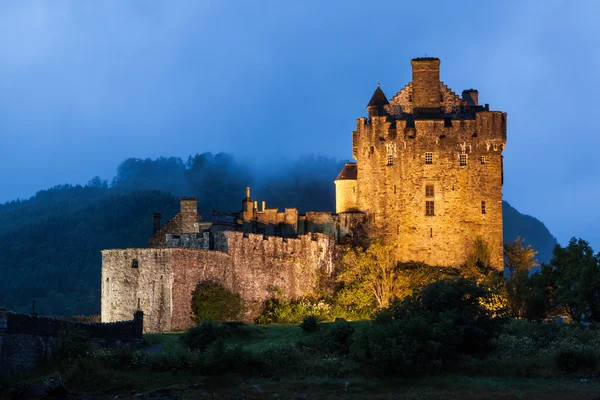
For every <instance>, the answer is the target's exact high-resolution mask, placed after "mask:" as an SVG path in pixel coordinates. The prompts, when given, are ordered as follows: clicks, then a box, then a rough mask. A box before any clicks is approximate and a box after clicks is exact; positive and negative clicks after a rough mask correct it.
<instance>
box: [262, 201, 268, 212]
mask: <svg viewBox="0 0 600 400" xmlns="http://www.w3.org/2000/svg"><path fill="white" fill-rule="evenodd" d="M266 208H267V202H266V201H264V200H263V202H262V210H263V211H265V209H266Z"/></svg>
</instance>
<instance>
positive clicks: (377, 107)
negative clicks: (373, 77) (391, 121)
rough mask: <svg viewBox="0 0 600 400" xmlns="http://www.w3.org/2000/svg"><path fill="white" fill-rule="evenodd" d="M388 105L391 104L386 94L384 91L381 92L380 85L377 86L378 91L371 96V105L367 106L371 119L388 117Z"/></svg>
mask: <svg viewBox="0 0 600 400" xmlns="http://www.w3.org/2000/svg"><path fill="white" fill-rule="evenodd" d="M388 104H390V102H389V101H388V99H387V98H386V97H385V94H384V93H383V90H381V87H379V84H377V89H375V92H374V93H373V96H371V100H370V101H369V104H367V110H368V111H369V118H371V117H374V116H377V117H381V116H384V115H386V114H387V112H386V111H385V106H386V105H388Z"/></svg>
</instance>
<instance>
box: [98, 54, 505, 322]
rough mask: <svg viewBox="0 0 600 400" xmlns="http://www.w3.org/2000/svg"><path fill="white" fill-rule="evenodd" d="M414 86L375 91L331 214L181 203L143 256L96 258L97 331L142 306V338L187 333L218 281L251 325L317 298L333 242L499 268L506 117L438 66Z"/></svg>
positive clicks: (429, 61) (416, 74)
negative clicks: (478, 243)
mask: <svg viewBox="0 0 600 400" xmlns="http://www.w3.org/2000/svg"><path fill="white" fill-rule="evenodd" d="M411 65H412V82H410V83H409V84H408V85H406V86H405V87H404V88H403V89H402V90H400V91H399V92H398V93H397V94H396V95H395V96H394V97H393V98H392V99H391V100H388V99H387V97H386V96H385V94H384V93H383V91H382V89H381V88H380V87H379V85H378V87H377V88H376V89H375V92H374V93H373V96H372V97H371V100H370V101H369V103H368V105H367V110H368V117H361V118H359V119H357V121H356V130H355V131H354V132H352V156H353V158H354V159H355V160H356V163H348V164H346V165H345V167H344V168H343V170H342V171H341V172H340V174H339V175H338V177H337V178H336V180H335V187H336V212H335V214H331V213H327V212H307V213H305V214H300V213H299V212H298V210H296V209H295V208H286V209H284V211H283V212H280V211H279V210H278V209H277V208H267V207H266V204H265V202H262V204H261V207H260V208H259V204H258V201H255V200H253V199H252V198H251V193H250V188H247V189H246V194H245V197H244V198H243V199H242V204H241V211H240V212H237V213H230V214H225V213H213V214H211V215H199V214H198V205H197V200H196V199H195V198H187V197H182V198H181V208H180V212H179V213H178V214H177V215H175V217H173V218H172V219H171V220H169V221H168V222H167V223H166V224H164V225H162V224H161V215H160V214H154V215H153V235H152V236H151V237H150V240H149V242H148V248H146V249H119V250H104V251H103V252H102V305H101V310H102V311H101V313H102V321H103V322H112V321H119V320H123V319H127V318H128V317H130V315H131V314H132V313H133V312H134V311H135V309H136V307H137V304H138V299H139V302H140V305H141V308H142V309H143V310H144V311H145V314H146V316H145V327H144V329H145V330H146V331H147V332H157V331H168V330H178V329H185V328H187V327H189V326H190V324H191V319H190V312H191V306H190V300H191V293H192V291H193V289H194V288H195V286H196V284H197V283H199V282H200V281H203V280H215V281H218V282H220V283H221V284H222V285H224V286H225V287H228V288H229V289H231V290H233V291H234V292H237V293H240V295H241V297H242V298H243V299H244V300H245V303H246V305H247V309H246V312H245V315H244V317H245V318H246V319H249V320H250V319H252V318H253V317H254V316H255V315H256V314H257V313H258V312H259V311H260V307H261V304H262V303H263V302H264V300H266V299H268V298H269V297H271V296H273V295H274V293H275V292H277V293H279V294H280V295H283V296H285V297H288V298H294V297H296V298H297V297H303V296H310V295H313V294H315V291H316V288H317V287H318V284H319V281H320V279H322V277H323V276H324V275H330V274H331V273H332V272H333V269H334V268H335V261H334V258H335V250H336V247H337V246H338V244H339V243H341V242H344V241H348V239H350V240H352V239H353V238H356V237H357V236H358V235H363V234H365V232H371V233H372V232H376V234H377V235H380V236H383V237H384V238H385V239H386V240H388V241H389V242H390V243H392V244H393V245H394V248H395V251H396V258H397V259H398V260H399V261H423V262H425V263H427V264H430V265H452V266H459V265H461V263H463V262H464V261H465V259H466V257H467V255H468V254H469V252H470V251H472V246H473V242H474V240H475V239H476V238H481V239H483V240H484V242H485V243H486V244H487V245H488V246H489V248H490V251H491V259H490V264H491V265H492V266H493V267H494V268H496V269H498V270H502V268H503V250H502V240H503V238H502V233H503V232H502V184H503V171H502V169H503V164H502V151H503V150H504V145H505V143H506V113H502V112H499V111H490V110H489V106H488V105H487V104H486V105H485V106H481V105H479V103H478V92H477V90H473V89H469V90H465V91H463V92H462V96H461V97H459V96H458V95H456V94H455V93H454V92H452V91H451V90H450V89H449V88H448V87H447V86H446V85H444V83H443V82H441V81H440V60H439V59H437V58H415V59H413V60H412V61H411Z"/></svg>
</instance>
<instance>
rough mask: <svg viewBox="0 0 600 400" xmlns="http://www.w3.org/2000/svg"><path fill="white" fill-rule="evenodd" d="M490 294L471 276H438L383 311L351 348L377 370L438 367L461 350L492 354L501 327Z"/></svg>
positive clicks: (415, 371)
mask: <svg viewBox="0 0 600 400" xmlns="http://www.w3.org/2000/svg"><path fill="white" fill-rule="evenodd" d="M490 296H491V293H490V292H489V290H487V289H486V288H485V287H483V286H480V285H478V284H477V283H476V282H475V280H472V279H464V278H458V279H454V280H448V281H437V282H434V283H432V284H430V285H428V286H426V287H425V288H423V290H422V291H421V293H420V294H418V295H416V296H411V297H408V298H406V299H404V300H403V301H397V302H395V303H393V304H392V305H391V306H390V307H389V308H388V309H385V310H383V311H382V312H380V313H379V315H378V317H377V318H376V320H375V322H374V323H373V324H372V325H371V326H370V328H369V329H366V330H364V331H363V332H362V333H361V334H360V335H359V337H358V338H356V339H355V340H354V344H353V346H352V354H353V356H354V357H356V358H357V359H358V360H360V361H361V362H362V363H364V364H367V365H369V366H370V368H372V369H373V370H375V371H377V372H378V373H385V374H392V375H396V374H397V375H412V376H414V375H420V374H430V373H436V372H439V371H441V370H442V369H443V368H445V367H447V366H448V365H451V364H452V363H455V362H456V361H457V359H458V356H459V355H460V354H467V355H476V356H482V355H485V354H488V353H489V352H491V351H492V350H493V339H494V336H495V335H494V330H495V328H496V327H497V321H495V320H494V318H493V316H492V314H491V313H490V311H489V310H487V309H486V308H485V307H484V305H483V304H484V303H485V299H486V298H487V297H490Z"/></svg>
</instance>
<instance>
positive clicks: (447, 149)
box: [335, 58, 506, 269]
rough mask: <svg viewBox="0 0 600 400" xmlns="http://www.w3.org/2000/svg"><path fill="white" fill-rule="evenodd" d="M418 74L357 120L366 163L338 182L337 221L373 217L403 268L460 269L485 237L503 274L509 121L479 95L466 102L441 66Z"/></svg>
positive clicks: (467, 96)
mask: <svg viewBox="0 0 600 400" xmlns="http://www.w3.org/2000/svg"><path fill="white" fill-rule="evenodd" d="M411 65H412V82H411V83H409V84H408V85H406V86H405V87H404V88H403V89H402V90H400V91H399V92H398V93H397V94H396V95H395V96H394V97H393V98H392V99H391V100H389V101H388V99H387V98H386V96H385V95H384V93H383V91H382V90H381V88H380V87H377V89H375V93H373V97H372V98H371V101H369V103H368V105H367V110H368V113H369V114H368V117H363V118H359V119H357V120H356V130H355V131H354V132H352V157H353V158H354V159H355V160H356V164H346V166H345V167H344V169H343V170H342V172H341V173H340V175H339V176H338V178H337V179H336V181H335V184H336V213H338V214H341V213H347V212H362V213H365V214H366V215H367V216H368V221H369V225H370V226H371V229H372V230H374V231H376V232H378V233H380V234H382V235H383V236H384V237H386V238H388V239H389V240H391V241H392V242H393V243H394V244H395V246H396V249H397V257H398V260H400V261H410V260H414V261H424V262H426V263H427V264H430V265H454V266H458V265H460V264H461V263H462V262H464V260H465V258H466V256H467V253H468V252H469V251H470V250H471V247H472V245H473V241H474V239H475V238H477V237H478V236H479V237H481V238H482V239H483V240H484V241H485V242H486V243H487V244H488V245H489V246H490V249H491V252H492V255H491V265H492V266H494V267H495V268H497V269H502V268H503V252H502V240H503V239H502V183H503V182H502V181H503V177H502V151H503V150H504V145H505V143H506V113H502V112H500V111H490V109H489V106H488V105H487V104H486V105H485V106H481V105H479V104H478V93H477V90H473V89H469V90H465V91H463V92H462V97H458V96H457V95H456V94H455V93H454V92H452V91H451V90H450V89H449V88H448V87H447V86H446V85H444V83H443V82H441V81H440V60H439V59H437V58H416V59H413V60H412V61H411Z"/></svg>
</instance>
